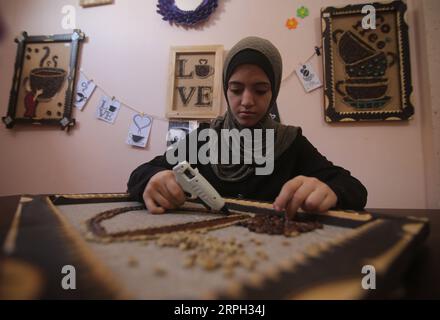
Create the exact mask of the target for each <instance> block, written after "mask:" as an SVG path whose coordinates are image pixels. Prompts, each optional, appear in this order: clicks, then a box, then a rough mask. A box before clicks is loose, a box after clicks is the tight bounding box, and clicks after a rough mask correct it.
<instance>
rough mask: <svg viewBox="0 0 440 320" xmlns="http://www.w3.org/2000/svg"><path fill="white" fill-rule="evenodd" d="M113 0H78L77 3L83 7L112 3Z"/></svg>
mask: <svg viewBox="0 0 440 320" xmlns="http://www.w3.org/2000/svg"><path fill="white" fill-rule="evenodd" d="M113 2H114V1H113V0H80V1H79V4H80V5H81V7H83V8H88V7H95V6H101V5H104V4H113Z"/></svg>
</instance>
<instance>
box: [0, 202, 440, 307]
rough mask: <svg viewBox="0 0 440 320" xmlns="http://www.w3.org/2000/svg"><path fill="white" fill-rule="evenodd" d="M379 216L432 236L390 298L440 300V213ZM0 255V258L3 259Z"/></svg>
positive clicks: (1, 207) (7, 216) (3, 210)
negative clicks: (410, 222) (418, 223)
mask: <svg viewBox="0 0 440 320" xmlns="http://www.w3.org/2000/svg"><path fill="white" fill-rule="evenodd" d="M19 199H20V196H3V197H0V244H2V245H3V243H4V242H5V237H6V234H7V233H8V230H9V229H10V226H11V224H12V222H13V218H14V213H15V211H16V208H17V205H18V202H19ZM366 210H367V211H369V212H371V213H376V214H387V215H389V214H391V215H396V217H397V216H414V217H419V218H421V217H425V218H428V219H429V221H430V223H429V227H430V232H429V236H428V238H427V240H426V241H425V243H424V244H423V245H422V247H421V248H420V250H418V252H417V254H416V257H415V259H414V260H413V263H412V264H411V266H410V268H409V269H408V271H407V272H406V273H405V275H404V277H403V282H402V285H401V287H400V288H398V290H396V292H395V293H393V294H392V295H391V296H390V298H403V299H439V298H440V275H439V272H440V271H439V270H440V210H423V209H420V210H418V209H413V210H408V209H375V208H371V209H366ZM1 255H2V254H1V253H0V258H1Z"/></svg>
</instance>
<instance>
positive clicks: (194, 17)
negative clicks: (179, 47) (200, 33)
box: [156, 0, 218, 26]
mask: <svg viewBox="0 0 440 320" xmlns="http://www.w3.org/2000/svg"><path fill="white" fill-rule="evenodd" d="M217 6H218V0H203V2H202V3H201V4H200V5H199V6H198V7H197V8H196V9H195V10H192V11H185V10H181V9H179V7H177V6H176V4H175V1H174V0H159V1H158V4H157V8H158V9H159V10H157V11H156V12H157V13H159V14H160V15H162V16H163V18H162V20H165V21H169V22H173V23H176V24H182V25H186V26H194V25H195V24H197V23H199V22H201V21H203V20H206V19H207V18H208V17H209V16H210V15H211V14H212V13H213V12H214V11H215V9H216V8H217Z"/></svg>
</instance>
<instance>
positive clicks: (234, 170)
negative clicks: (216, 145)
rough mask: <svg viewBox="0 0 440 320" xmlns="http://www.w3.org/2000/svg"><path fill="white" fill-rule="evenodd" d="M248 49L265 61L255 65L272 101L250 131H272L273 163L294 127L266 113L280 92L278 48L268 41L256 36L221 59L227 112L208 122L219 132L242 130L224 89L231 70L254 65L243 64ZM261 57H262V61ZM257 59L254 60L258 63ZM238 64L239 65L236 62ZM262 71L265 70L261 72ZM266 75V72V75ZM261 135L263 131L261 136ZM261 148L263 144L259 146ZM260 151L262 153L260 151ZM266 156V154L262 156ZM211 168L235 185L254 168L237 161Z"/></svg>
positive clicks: (294, 132) (289, 140) (291, 138)
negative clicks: (262, 74)
mask: <svg viewBox="0 0 440 320" xmlns="http://www.w3.org/2000/svg"><path fill="white" fill-rule="evenodd" d="M249 50H253V51H256V52H257V53H258V54H257V55H260V56H262V58H263V59H262V60H263V61H268V63H261V64H260V65H258V64H257V65H258V66H259V67H261V68H262V69H263V70H268V68H270V69H269V71H270V72H269V74H270V76H269V74H268V77H269V80H270V81H271V87H272V100H271V102H270V105H269V107H268V109H267V112H266V114H265V116H264V117H263V118H262V119H261V120H260V122H259V123H258V125H257V126H255V127H254V128H250V129H251V130H252V129H263V131H264V130H265V129H274V130H275V145H274V160H277V159H278V158H279V157H280V155H281V154H283V152H284V151H286V149H287V148H288V147H289V146H290V145H291V144H292V142H293V141H294V140H295V138H296V136H297V133H298V128H297V127H293V126H285V125H282V124H280V123H278V122H277V121H274V120H273V119H272V118H271V116H270V115H269V112H270V110H271V108H272V107H273V106H274V105H275V104H276V99H277V96H278V92H279V90H280V84H281V76H282V69H283V67H282V60H281V55H280V53H279V51H278V49H277V48H276V47H275V46H274V45H273V44H272V43H271V42H270V41H268V40H266V39H262V38H258V37H247V38H244V39H242V40H241V41H239V42H238V43H237V44H236V45H235V46H233V47H232V49H231V50H230V51H229V53H228V55H227V56H226V59H225V64H224V67H223V91H224V94H225V97H226V101H227V103H228V110H227V111H226V113H225V114H224V115H223V116H221V117H218V118H216V119H214V120H213V121H212V123H211V128H212V129H214V130H216V131H220V130H221V129H238V130H241V129H243V127H242V126H241V125H240V124H239V123H238V122H237V120H236V119H235V118H234V115H233V114H232V112H231V109H230V106H229V101H228V97H227V88H228V82H229V78H230V76H231V75H232V73H233V71H234V70H233V69H235V68H236V67H237V66H238V65H240V64H246V63H254V64H256V63H255V60H254V59H252V61H246V57H247V53H248V52H249ZM264 57H265V58H264ZM260 60H261V59H259V60H258V61H260ZM237 61H239V62H237ZM265 72H266V71H265ZM266 73H267V72H266ZM264 136H265V133H264V132H263V137H264ZM261 145H262V146H265V143H264V141H263V143H262V144H261ZM240 149H241V157H242V160H243V155H244V152H245V151H248V150H244V149H243V145H242V144H241V145H240ZM263 152H264V150H263ZM266 156H267V155H266ZM211 167H212V169H213V170H214V173H215V174H216V176H217V177H218V178H219V179H221V180H223V181H228V182H239V181H243V180H245V179H246V178H248V177H250V176H253V175H254V174H255V167H254V166H253V165H250V164H244V161H241V163H240V164H221V163H219V164H211Z"/></svg>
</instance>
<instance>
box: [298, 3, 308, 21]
mask: <svg viewBox="0 0 440 320" xmlns="http://www.w3.org/2000/svg"><path fill="white" fill-rule="evenodd" d="M296 16H297V17H298V18H301V19H304V18H306V17H308V16H309V9H308V8H307V7H304V6H302V7H299V8H298V9H296Z"/></svg>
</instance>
